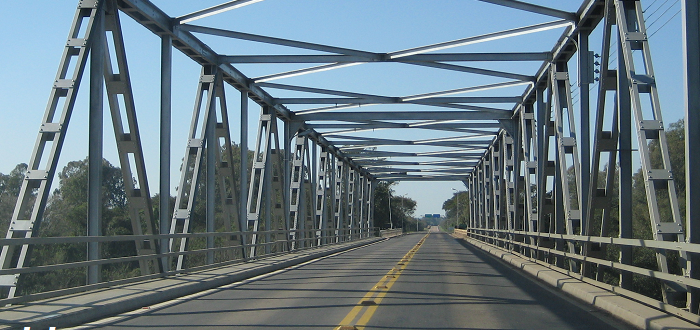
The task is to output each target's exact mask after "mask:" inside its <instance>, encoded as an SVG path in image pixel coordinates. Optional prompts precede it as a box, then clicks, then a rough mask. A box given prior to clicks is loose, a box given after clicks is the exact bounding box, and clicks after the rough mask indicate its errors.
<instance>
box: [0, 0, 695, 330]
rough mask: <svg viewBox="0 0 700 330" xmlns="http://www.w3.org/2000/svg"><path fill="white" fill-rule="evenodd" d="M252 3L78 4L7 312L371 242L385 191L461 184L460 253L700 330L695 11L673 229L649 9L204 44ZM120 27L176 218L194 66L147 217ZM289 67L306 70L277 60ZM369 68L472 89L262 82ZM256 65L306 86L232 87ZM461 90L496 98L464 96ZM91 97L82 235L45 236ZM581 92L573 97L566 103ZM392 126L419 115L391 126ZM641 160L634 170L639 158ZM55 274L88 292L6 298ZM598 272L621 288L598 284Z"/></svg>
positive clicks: (588, 9)
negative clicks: (70, 258) (498, 253)
mask: <svg viewBox="0 0 700 330" xmlns="http://www.w3.org/2000/svg"><path fill="white" fill-rule="evenodd" d="M259 1H261V0H234V1H228V2H225V3H222V4H220V5H217V6H214V7H210V8H207V9H202V10H198V11H195V12H192V13H190V14H187V15H183V16H175V17H174V16H170V15H169V14H168V13H166V11H164V10H162V9H160V8H159V7H158V6H156V5H155V4H154V3H152V2H149V1H148V0H81V1H79V2H78V7H77V10H76V12H75V17H74V20H73V23H72V24H71V27H70V32H69V35H68V39H67V41H66V44H65V49H64V51H63V54H62V56H61V60H60V65H59V68H58V73H57V75H56V79H55V81H54V84H53V87H52V88H51V93H50V97H49V100H48V105H47V107H46V112H45V115H44V117H43V119H42V123H41V125H40V127H39V133H38V136H37V139H36V144H35V146H34V150H33V152H32V156H31V159H30V160H29V162H28V164H29V168H28V170H27V172H26V175H25V176H24V180H23V182H22V187H21V192H20V194H19V197H18V200H17V203H16V206H15V211H14V213H13V215H12V219H3V221H8V220H9V221H10V226H9V229H8V232H7V235H6V238H5V239H3V240H0V245H2V254H1V255H0V265H2V268H1V270H0V287H1V288H2V299H0V302H2V303H5V304H17V303H25V302H29V301H33V300H37V299H42V298H46V297H52V296H58V295H63V294H71V293H74V292H78V291H81V290H89V289H95V288H102V287H107V286H110V285H113V284H114V283H112V282H104V281H103V280H102V279H101V273H100V268H101V266H102V265H104V264H107V263H113V262H134V261H138V263H139V266H140V274H139V276H138V277H136V278H131V279H124V280H120V281H118V282H119V283H126V282H129V281H139V280H142V279H150V278H156V277H164V276H171V275H175V274H178V273H182V272H187V271H192V270H193V269H200V268H201V269H206V268H207V267H211V266H212V265H217V264H219V263H227V262H233V261H236V260H254V259H256V258H259V257H262V256H265V255H271V254H279V253H282V252H289V251H295V250H301V249H307V248H311V247H317V246H323V245H329V244H336V243H342V242H346V241H351V240H358V239H364V238H368V237H372V236H374V235H375V225H374V216H373V198H372V197H373V192H374V189H375V187H376V184H377V183H378V182H380V181H461V182H463V183H464V185H465V186H466V188H467V191H468V194H469V198H470V202H469V203H470V204H469V224H468V229H467V231H466V232H465V234H466V235H467V236H468V237H470V238H471V239H474V240H479V241H481V242H482V243H485V244H490V245H493V246H497V247H500V248H501V249H506V250H508V251H510V252H512V253H515V254H518V255H520V256H521V257H524V258H527V259H529V260H531V261H535V262H537V263H540V264H543V265H546V266H547V267H550V268H556V269H558V270H559V271H561V272H565V273H567V274H568V275H570V276H572V277H574V278H577V279H579V280H582V281H584V282H588V283H593V284H594V285H596V286H599V287H602V288H604V289H607V290H610V291H613V292H615V293H618V294H620V295H623V296H627V297H629V298H632V299H634V300H637V301H640V302H643V303H645V304H649V305H652V306H655V307H657V308H659V309H661V310H664V311H666V312H668V313H670V314H673V315H677V316H680V317H682V318H684V319H686V320H690V321H692V322H696V323H697V322H698V321H699V320H700V317H698V308H699V307H700V306H699V303H700V291H698V289H699V288H700V260H699V259H698V254H699V253H700V244H699V243H700V221H698V219H700V203H697V202H698V201H700V178H698V175H700V174H699V173H700V172H697V171H692V170H691V169H693V168H697V167H698V166H700V159H699V158H698V157H700V155H698V154H697V153H692V152H689V151H692V150H696V149H698V148H699V147H700V130H698V129H697V128H698V127H700V117H699V116H700V109H699V108H700V93H698V92H697V91H698V90H700V43H699V40H700V2H698V1H693V0H682V1H681V3H682V6H683V7H682V8H683V11H682V16H683V31H684V35H683V43H684V53H683V60H684V72H683V74H684V77H683V78H684V80H685V88H686V93H685V94H684V95H685V104H686V122H685V125H686V141H685V142H686V192H685V198H686V200H687V201H688V202H687V203H686V204H687V205H686V210H682V209H681V208H680V206H679V198H678V193H679V192H678V191H677V187H676V185H675V183H674V181H673V173H672V172H671V163H670V159H669V149H668V144H667V138H666V132H665V130H664V122H663V118H662V109H661V106H662V104H661V102H660V101H659V97H658V92H657V84H656V76H655V74H654V66H653V62H652V60H651V52H650V49H649V41H648V40H649V33H648V32H647V28H646V23H645V20H644V16H643V7H642V4H643V2H642V1H624V0H607V1H606V0H586V1H583V3H582V4H581V5H580V7H579V8H578V9H577V10H576V11H566V10H560V9H555V8H549V7H545V6H541V5H535V4H530V3H527V2H523V1H516V0H480V1H482V2H485V3H490V4H491V5H492V6H493V10H511V11H513V10H515V11H521V12H523V13H524V14H525V13H526V14H529V15H535V16H536V17H539V18H541V19H542V22H541V23H536V24H532V25H528V26H523V27H518V28H513V29H508V30H504V31H496V32H491V33H486V34H482V35H477V36H467V37H464V38H461V39H456V40H451V41H444V42H439V43H435V44H429V45H424V46H420V47H414V48H410V49H404V50H398V51H392V52H373V51H365V50H359V49H350V48H342V47H335V46H331V45H325V44H317V43H311V42H306V41H300V40H290V39H282V38H277V37H273V36H266V35H256V34H250V33H244V32H239V31H234V30H227V29H224V28H219V27H211V26H205V25H198V23H199V22H203V21H206V20H202V21H198V20H199V19H202V18H205V17H209V16H212V15H224V13H225V12H227V11H229V10H234V9H237V8H240V7H243V6H247V5H252V4H253V3H256V2H259ZM269 1H271V0H269ZM465 6H467V5H466V4H465ZM123 19H129V20H133V21H135V22H137V23H139V24H140V25H142V27H143V29H145V30H144V31H143V33H149V32H150V33H153V34H155V35H157V36H158V37H159V38H160V40H161V41H162V47H161V50H162V51H161V56H160V58H159V59H152V62H156V61H157V62H159V64H160V68H161V76H160V82H161V86H160V89H161V93H160V96H159V97H160V141H159V143H160V159H161V162H160V164H159V168H160V173H159V179H160V180H159V190H158V191H159V193H160V200H159V202H160V205H170V204H169V203H171V202H170V200H169V196H170V191H171V182H170V181H171V180H170V174H171V173H170V167H171V164H170V159H171V156H172V154H171V150H172V146H171V140H172V137H171V131H172V129H171V127H172V104H171V103H172V98H173V95H172V86H173V84H175V83H176V82H175V81H174V80H173V78H172V70H173V65H174V61H173V51H174V50H177V51H180V52H181V53H182V54H184V55H186V56H187V57H189V59H191V60H192V61H194V62H195V63H197V64H198V65H200V66H201V75H200V78H199V83H198V88H197V93H196V99H195V106H194V110H193V112H192V121H191V126H190V129H189V132H188V133H187V145H186V147H185V150H184V153H183V154H182V157H183V163H182V164H183V165H182V168H181V178H180V180H179V182H176V183H175V184H177V187H178V189H177V195H176V199H175V202H174V211H173V212H172V214H168V213H167V212H161V213H160V215H159V217H158V218H156V217H155V216H154V214H153V207H152V203H153V201H152V200H151V196H152V195H151V191H149V183H148V179H147V176H146V167H145V161H144V152H143V143H144V141H143V139H142V138H141V134H140V130H141V129H142V128H140V127H139V125H138V122H137V113H138V111H137V108H138V107H137V104H136V102H135V101H134V93H133V88H132V83H131V78H130V71H129V70H130V69H129V66H128V64H127V52H126V49H125V38H126V37H125V36H124V35H123V33H122V28H121V20H123ZM146 30H147V31H146ZM555 30H556V31H562V32H561V34H560V36H559V38H558V39H556V40H553V42H552V44H551V46H550V47H551V48H547V49H543V50H541V51H538V52H523V51H521V50H520V49H519V48H520V45H519V44H517V43H514V44H513V47H512V49H511V50H509V51H505V52H493V53H475V52H452V51H449V50H450V49H453V48H458V47H463V46H468V45H472V44H477V43H485V42H492V41H494V40H501V39H509V38H515V37H519V36H524V35H530V34H537V33H542V32H543V31H555ZM594 33H595V35H593V34H594ZM591 38H595V40H600V41H601V42H602V46H600V47H601V48H597V47H599V46H598V45H596V46H595V47H591V46H590V45H589V39H591ZM204 40H209V41H211V40H216V41H215V42H214V41H212V42H211V43H207V42H205V41H204ZM229 40H231V41H233V40H244V41H250V42H256V43H263V44H267V45H274V46H279V47H284V48H283V49H284V50H283V51H282V52H272V53H271V54H262V55H237V54H228V53H222V52H219V51H217V50H216V49H217V46H216V45H217V44H216V43H217V42H218V43H219V44H220V43H221V42H226V41H229ZM592 48H595V49H599V50H597V51H596V52H598V53H594V52H593V51H592V50H591V49H592ZM290 49H291V50H292V52H293V51H294V50H297V51H299V52H300V53H301V54H302V55H288V53H287V52H288V51H289V50H290ZM131 55H132V56H137V55H138V54H136V53H134V54H131ZM613 57H614V58H613ZM473 62H475V63H491V64H493V63H496V64H501V63H503V64H504V65H505V66H506V67H517V66H514V64H519V63H529V64H533V63H534V64H535V65H537V66H539V68H538V69H536V70H535V71H533V72H528V73H520V72H514V70H494V69H485V68H480V67H478V66H473V65H471V64H470V63H473ZM88 63H89V66H88ZM366 63H392V64H396V65H403V66H406V67H421V68H426V69H431V70H432V71H431V74H432V75H435V76H436V77H439V76H440V75H442V74H463V75H465V79H464V80H463V81H464V82H465V87H462V88H458V89H449V90H438V91H435V90H430V87H429V84H424V85H425V86H423V87H422V88H424V89H425V91H424V92H423V93H419V94H412V95H407V96H389V95H378V94H377V95H375V94H366V93H359V92H355V91H352V90H337V89H334V88H330V87H328V88H324V86H302V85H290V84H281V83H277V82H273V81H276V80H280V79H283V78H288V77H296V76H302V75H310V74H314V73H320V72H327V71H331V70H335V69H341V68H347V67H354V66H357V65H361V64H366ZM269 64H295V65H297V67H301V68H300V69H294V70H291V71H286V72H281V73H274V74H267V75H263V76H259V77H250V76H246V75H245V74H244V73H243V72H242V71H241V70H240V69H239V67H243V66H245V67H246V68H248V67H251V66H256V65H269ZM86 68H89V70H88V72H87V77H85V72H84V71H85V69H86ZM473 76H486V77H489V79H491V80H490V81H492V82H490V83H487V84H481V85H469V83H468V82H469V77H473ZM83 80H87V82H89V84H88V85H87V87H86V88H88V89H89V106H88V107H89V135H88V136H86V137H85V138H86V139H88V140H89V155H88V159H89V160H90V161H89V180H88V191H89V192H90V193H89V200H88V225H87V228H88V233H87V235H86V236H84V237H61V238H49V237H40V236H39V235H38V233H39V231H40V229H41V225H42V218H43V216H44V211H45V209H46V206H47V203H48V201H49V197H50V195H51V187H52V181H53V179H54V177H55V175H56V170H57V166H58V164H59V157H60V155H61V153H62V151H63V148H64V147H63V146H64V140H65V135H66V132H67V130H68V128H69V121H70V118H71V115H72V113H73V109H74V107H76V100H77V93H78V89H79V86H80V85H81V83H82V82H83ZM572 86H578V87H579V91H580V92H579V93H580V94H579V96H578V102H576V103H577V104H575V102H574V101H573V98H572ZM231 87H233V88H234V89H235V90H237V91H238V92H239V93H240V95H235V98H236V99H240V104H239V107H236V111H235V114H233V115H240V122H241V125H240V127H233V126H232V125H231V124H230V123H229V116H230V115H232V114H231V113H230V112H229V108H228V106H229V102H227V99H226V97H227V95H226V93H227V92H226V89H227V88H228V89H229V94H230V89H231ZM591 92H593V96H594V97H592V95H591ZM276 95H281V96H276ZM464 95H469V96H464ZM474 95H476V96H474ZM229 96H230V95H229ZM105 105H107V106H106V107H107V108H108V109H104V108H105ZM253 105H255V106H259V107H260V109H261V110H260V118H259V119H257V120H258V132H257V138H256V140H255V149H254V150H250V151H253V153H252V155H253V156H252V158H253V159H248V152H249V150H248V145H249V141H248V136H249V132H248V123H249V121H250V120H251V118H248V113H249V108H250V107H251V106H253ZM396 105H399V106H406V109H410V110H401V111H397V110H390V109H396V108H395V107H394V106H396ZM392 107H394V108H392ZM366 109H371V110H366ZM107 110H108V111H109V114H110V116H111V122H112V124H113V126H114V132H115V138H116V141H117V148H118V155H119V160H120V166H121V170H122V174H123V178H124V183H125V189H126V196H127V199H128V208H129V217H130V219H131V223H132V227H133V235H129V236H114V237H105V236H102V234H101V233H102V224H101V219H102V214H101V212H102V206H103V201H102V194H100V193H94V192H95V191H100V189H101V186H102V178H101V175H102V174H101V166H102V161H101V159H102V158H103V135H104V134H103V120H104V118H103V114H104V113H105V112H106V111H107ZM253 120H255V119H253ZM379 132H383V133H386V132H389V133H387V134H379ZM235 133H237V134H235ZM232 136H237V137H238V138H239V140H238V145H239V146H240V150H241V151H240V161H239V162H234V155H233V151H232V148H231V146H232V145H233V143H234V139H233V138H232ZM426 136H429V137H426ZM423 137H425V138H423ZM635 139H636V143H633V140H635ZM251 142H252V141H251ZM650 145H653V146H654V148H651V147H650ZM212 146H213V147H212ZM176 147H177V146H176ZM633 147H635V148H637V149H638V154H637V156H635V157H633ZM654 153H657V154H658V155H660V159H661V165H660V166H659V165H656V164H655V165H654V166H652V157H654V155H653V154H654ZM179 155H181V154H179V153H175V156H179ZM249 162H252V167H251V169H250V170H249V167H248V165H247V164H249ZM608 164H618V165H617V166H607V165H608ZM639 167H641V169H642V174H643V177H644V178H643V179H644V183H645V192H646V198H647V205H646V206H647V210H646V211H647V212H648V216H649V219H650V223H649V224H647V225H649V226H651V228H653V231H652V232H653V239H651V240H644V239H640V238H635V237H634V236H633V228H632V176H633V172H634V171H635V170H636V169H637V168H639ZM240 183H242V184H240ZM217 189H218V191H217ZM198 195H203V196H205V198H204V201H205V204H206V206H205V207H206V231H205V232H201V233H195V232H192V230H191V227H192V226H191V225H192V221H193V219H192V214H193V211H194V206H195V200H196V197H197V196H198ZM661 200H664V202H663V203H661V202H660V201H661ZM613 205H617V209H616V210H615V209H613ZM661 205H663V206H661ZM664 207H665V208H667V210H664V209H662V208H664ZM613 211H614V212H619V214H618V216H617V217H612V216H611V213H612V212H613ZM684 212H685V214H684ZM217 217H220V219H223V220H222V221H216V219H217ZM615 218H617V219H619V223H618V224H617V227H618V228H619V233H610V232H608V230H607V228H609V227H610V226H609V222H610V221H612V220H611V219H615ZM613 234H614V236H613ZM193 240H205V241H206V244H205V248H203V249H191V248H190V244H189V243H190V242H191V241H193ZM114 241H133V242H134V244H135V246H136V255H133V256H130V257H123V258H119V259H105V258H104V257H103V256H102V255H101V253H100V245H101V244H104V243H106V242H114ZM65 243H71V244H78V243H79V244H84V245H86V246H87V249H88V250H87V251H88V252H87V259H86V260H84V261H81V262H76V263H70V264H60V265H41V266H35V265H28V261H29V260H30V254H31V251H32V247H33V246H37V245H45V244H65ZM639 247H645V248H651V249H654V251H655V254H656V261H657V268H656V269H645V268H641V267H638V266H635V265H633V263H632V254H633V250H634V249H635V248H639ZM611 249H612V250H615V251H617V252H615V256H616V257H615V258H613V259H610V258H609V257H606V255H608V256H609V255H610V250H611ZM669 255H675V256H676V257H675V258H669ZM196 256H200V257H201V256H204V257H203V259H202V260H203V261H202V264H201V265H196V266H194V268H193V269H192V268H187V267H188V266H187V264H186V262H185V261H186V260H187V258H194V257H196ZM670 260H673V262H677V263H678V264H671V262H672V261H670ZM68 268H86V269H87V282H86V287H80V288H67V289H62V290H59V291H54V292H49V293H37V294H30V295H24V296H19V295H17V286H18V280H19V279H20V277H21V276H23V274H27V273H34V272H40V271H57V270H61V269H68ZM610 269H612V270H614V271H615V272H616V273H618V274H619V279H617V280H615V281H609V280H607V281H606V280H604V279H603V274H604V272H605V270H610ZM672 269H680V273H678V272H675V271H672ZM637 276H644V277H650V278H654V279H656V280H658V281H661V283H662V290H661V291H662V296H663V299H662V300H661V301H657V300H654V299H653V298H650V297H646V296H642V295H640V294H638V293H636V292H634V291H632V288H631V285H632V279H633V277H637Z"/></svg>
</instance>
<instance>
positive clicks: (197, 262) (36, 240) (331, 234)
mask: <svg viewBox="0 0 700 330" xmlns="http://www.w3.org/2000/svg"><path fill="white" fill-rule="evenodd" d="M375 232H376V231H375V228H350V229H335V228H332V229H306V230H290V231H286V230H273V231H257V232H252V231H249V232H215V233H190V234H162V235H120V236H99V237H95V236H92V237H88V236H79V237H78V236H76V237H33V238H6V239H0V248H2V247H3V246H13V245H14V246H19V245H24V244H31V245H32V246H34V247H42V246H51V247H54V248H56V249H65V248H67V246H70V245H78V246H81V247H82V248H84V249H85V250H86V249H87V245H88V244H90V243H98V244H110V243H117V242H138V241H145V240H169V239H178V238H188V239H189V240H191V241H195V240H197V239H200V240H206V239H207V238H209V237H212V238H214V239H215V241H216V245H215V247H214V248H201V249H190V250H188V251H182V252H179V251H170V252H167V253H153V254H145V255H136V254H134V255H129V256H123V257H114V258H103V259H98V260H89V261H88V260H87V257H86V256H84V257H85V259H84V260H81V261H74V262H67V263H57V264H30V266H27V267H21V268H11V269H0V280H2V279H5V280H9V278H10V277H14V276H18V275H20V274H36V273H40V274H41V273H50V272H60V271H67V270H75V269H82V270H83V271H84V272H85V273H86V274H87V268H88V267H90V266H95V265H98V266H105V265H115V264H128V263H132V265H131V267H128V266H127V268H128V269H129V270H130V272H126V273H125V274H127V275H126V276H124V277H123V278H120V279H116V280H110V281H104V282H99V283H96V284H87V282H85V283H83V284H82V285H77V286H68V287H55V286H54V287H52V286H50V285H49V286H44V288H48V290H36V291H35V292H31V293H26V294H24V295H22V296H18V297H12V298H5V299H0V305H9V304H19V303H26V302H30V301H36V300H40V299H47V298H52V297H58V296H63V295H68V294H74V293H79V292H84V291H89V290H95V289H101V288H106V287H110V286H115V285H123V284H128V283H134V282H139V281H145V280H150V279H154V278H162V277H166V276H173V275H177V274H180V273H190V272H193V271H200V270H205V269H208V268H214V267H221V266H226V265H230V264H236V263H242V262H248V261H252V260H256V259H261V258H269V257H272V256H276V255H280V254H284V253H289V252H294V251H301V250H307V249H311V248H315V247H321V246H328V245H334V244H340V243H344V242H349V241H356V240H359V239H365V238H369V237H374V236H376V234H375ZM255 234H257V237H258V238H261V239H260V241H261V242H258V243H255V244H250V243H246V244H240V242H241V236H242V239H243V242H250V240H251V237H252V236H253V235H255ZM292 234H294V236H293V237H296V238H297V239H295V240H291V239H289V238H290V237H292ZM232 237H235V239H231V238H232ZM265 237H274V239H272V240H270V241H267V242H265V241H264V238H265ZM226 238H228V239H229V240H226ZM232 242H233V243H234V244H232ZM292 242H295V243H296V244H292ZM252 246H256V247H259V248H256V251H257V252H256V255H255V256H246V254H245V253H244V251H243V250H244V249H249V248H250V247H252ZM292 246H295V247H294V248H293V249H292ZM211 253H213V254H214V255H215V258H214V262H213V263H207V262H206V259H207V258H204V256H205V255H207V254H211ZM180 255H183V256H186V257H185V258H186V260H188V261H190V262H186V263H185V265H186V267H184V268H183V269H180V270H176V269H174V268H175V267H170V269H168V270H165V271H163V270H162V269H161V270H160V271H157V272H155V273H152V274H146V275H143V274H141V272H140V269H139V266H138V261H141V260H156V261H160V260H167V261H166V262H167V263H168V264H169V265H171V266H172V265H173V262H174V259H176V258H177V257H178V256H180ZM198 256H201V257H200V258H199V259H197V257H198ZM244 256H245V257H244ZM188 258H189V259H188ZM163 269H167V268H163ZM129 274H131V275H129ZM22 285H23V283H22V282H20V284H19V286H20V289H23V288H22V287H21V286H22ZM25 285H26V283H25ZM32 290H34V289H32Z"/></svg>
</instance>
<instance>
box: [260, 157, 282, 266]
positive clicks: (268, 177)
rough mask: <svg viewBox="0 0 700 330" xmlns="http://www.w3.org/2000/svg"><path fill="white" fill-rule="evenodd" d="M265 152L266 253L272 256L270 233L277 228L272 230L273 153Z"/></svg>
mask: <svg viewBox="0 0 700 330" xmlns="http://www.w3.org/2000/svg"><path fill="white" fill-rule="evenodd" d="M265 152H267V158H266V162H265V169H264V171H265V175H264V179H263V180H264V181H265V182H264V183H263V188H262V189H263V198H264V199H265V201H264V202H263V203H264V204H265V231H266V233H265V243H266V244H265V253H266V254H270V253H272V246H271V245H270V242H272V233H270V231H271V230H274V229H276V228H272V204H273V203H274V201H273V199H272V193H273V191H272V157H270V156H271V153H272V152H271V150H270V149H268V150H266V151H265ZM275 236H277V235H275ZM277 252H280V251H277Z"/></svg>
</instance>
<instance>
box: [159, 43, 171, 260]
mask: <svg viewBox="0 0 700 330" xmlns="http://www.w3.org/2000/svg"><path fill="white" fill-rule="evenodd" d="M172 43H173V40H172V37H170V36H168V35H164V36H163V37H162V39H161V55H160V56H161V58H160V66H161V67H160V183H159V186H160V196H159V199H160V200H159V202H160V203H159V205H160V214H159V219H160V221H159V223H160V226H159V233H160V234H161V235H167V234H168V233H170V218H171V215H170V151H171V140H172V138H171V126H172V65H173V58H172V54H173V51H172V49H173V48H172ZM168 246H169V244H168V239H167V238H162V239H161V240H160V251H159V252H160V253H161V254H165V253H168V252H170V251H169V249H168ZM169 260H170V258H169V257H162V258H161V259H160V263H161V267H162V270H163V272H167V271H169V270H170V262H169Z"/></svg>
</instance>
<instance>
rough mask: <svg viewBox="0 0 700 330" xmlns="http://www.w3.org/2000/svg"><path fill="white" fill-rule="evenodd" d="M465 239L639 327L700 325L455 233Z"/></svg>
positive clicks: (667, 329) (661, 329)
mask: <svg viewBox="0 0 700 330" xmlns="http://www.w3.org/2000/svg"><path fill="white" fill-rule="evenodd" d="M453 237H455V238H458V239H463V240H464V241H466V242H468V243H469V244H471V245H472V246H475V247H477V248H479V249H481V250H484V251H486V252H488V253H490V254H492V255H494V256H495V257H497V258H499V259H502V260H503V261H505V262H507V263H509V264H511V265H512V266H514V267H516V268H518V269H521V270H523V271H525V272H527V273H529V274H531V275H533V276H535V277H536V278H538V279H540V280H541V281H543V282H546V283H547V284H549V285H551V286H553V287H556V288H558V289H560V290H562V291H563V292H566V293H567V294H569V295H571V296H573V297H575V298H578V299H579V300H582V301H584V302H586V303H588V304H590V305H593V306H596V307H598V308H600V309H602V310H604V311H607V312H609V313H610V314H612V315H613V316H614V317H616V318H618V319H620V320H622V321H624V322H626V323H628V324H630V325H632V326H634V327H637V328H639V329H653V330H671V329H679V330H680V329H683V330H686V329H700V326H698V325H696V324H694V323H691V322H688V321H686V320H683V319H680V318H678V317H675V316H673V315H670V314H668V313H665V312H663V311H660V310H658V309H655V308H652V307H650V306H647V305H644V304H642V303H639V302H636V301H634V300H630V299H628V298H625V297H623V296H620V295H618V294H616V293H614V292H610V291H607V290H604V289H602V288H599V287H596V286H594V285H591V284H588V283H585V282H583V281H579V280H577V279H575V278H572V277H570V276H568V275H566V274H563V273H560V272H557V271H555V270H552V269H549V268H547V267H544V266H542V265H540V264H537V263H535V262H531V261H528V260H526V259H523V258H521V257H518V256H516V255H514V254H512V253H509V252H507V251H504V250H501V249H498V248H496V247H493V246H489V245H486V244H483V243H482V242H479V241H477V240H473V239H469V238H466V237H461V236H459V235H453Z"/></svg>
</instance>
